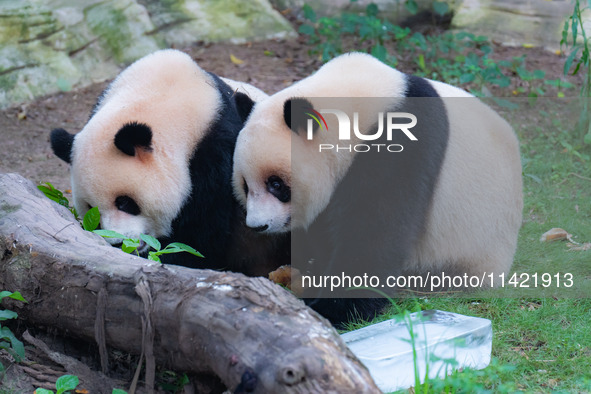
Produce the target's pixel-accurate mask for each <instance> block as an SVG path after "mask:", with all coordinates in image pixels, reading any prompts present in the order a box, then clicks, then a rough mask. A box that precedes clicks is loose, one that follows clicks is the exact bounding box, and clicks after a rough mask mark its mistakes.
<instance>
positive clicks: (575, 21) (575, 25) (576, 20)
mask: <svg viewBox="0 0 591 394" xmlns="http://www.w3.org/2000/svg"><path fill="white" fill-rule="evenodd" d="M572 21H573V23H572V25H571V26H572V32H573V43H575V42H577V34H578V31H577V29H578V27H579V18H578V17H577V14H576V13H575V14H573V16H572Z"/></svg>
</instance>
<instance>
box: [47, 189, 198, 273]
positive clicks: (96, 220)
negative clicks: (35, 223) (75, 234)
mask: <svg viewBox="0 0 591 394" xmlns="http://www.w3.org/2000/svg"><path fill="white" fill-rule="evenodd" d="M37 187H38V188H39V190H41V191H42V192H43V193H44V194H45V196H46V197H48V198H49V199H51V200H53V201H55V202H57V203H58V204H60V205H62V206H64V207H66V208H68V209H69V210H70V211H71V212H72V213H73V214H74V216H75V217H76V220H78V221H80V219H79V218H78V214H77V212H76V209H75V208H73V207H71V206H70V201H69V200H68V199H67V198H66V197H64V193H63V192H61V191H60V190H58V189H56V188H55V187H54V186H53V185H52V184H51V183H49V182H47V183H46V184H45V185H39V186H37ZM100 222H101V213H100V212H99V209H98V207H93V208H91V209H89V210H88V211H87V212H86V213H85V214H84V217H83V218H82V223H81V225H82V228H83V229H84V230H86V231H91V232H94V233H96V234H98V235H100V236H102V237H104V238H120V239H121V240H122V243H121V250H123V251H124V252H125V253H133V252H136V254H137V255H138V256H139V252H138V250H137V248H138V247H139V246H140V245H141V241H144V242H145V243H146V244H147V245H149V246H150V247H152V248H153V249H154V251H150V252H148V260H152V261H156V262H159V263H160V262H161V261H160V256H161V255H163V254H169V253H180V252H187V253H191V254H192V255H194V256H197V257H204V256H203V255H202V254H201V253H199V252H198V251H196V250H195V249H194V248H192V247H190V246H189V245H186V244H184V243H181V242H173V243H171V244H168V245H167V246H166V247H165V248H162V245H161V244H160V241H158V240H157V239H156V238H154V237H152V236H151V235H147V234H140V238H139V239H136V238H128V237H126V236H124V235H122V234H120V233H118V232H115V231H111V230H97V228H98V226H99V224H100Z"/></svg>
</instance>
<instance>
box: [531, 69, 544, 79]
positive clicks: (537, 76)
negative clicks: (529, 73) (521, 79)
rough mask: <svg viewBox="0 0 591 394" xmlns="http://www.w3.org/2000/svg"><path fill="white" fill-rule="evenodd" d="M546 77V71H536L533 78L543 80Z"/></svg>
mask: <svg viewBox="0 0 591 394" xmlns="http://www.w3.org/2000/svg"><path fill="white" fill-rule="evenodd" d="M545 76H546V71H544V70H534V74H533V77H534V78H535V79H543V78H544V77H545Z"/></svg>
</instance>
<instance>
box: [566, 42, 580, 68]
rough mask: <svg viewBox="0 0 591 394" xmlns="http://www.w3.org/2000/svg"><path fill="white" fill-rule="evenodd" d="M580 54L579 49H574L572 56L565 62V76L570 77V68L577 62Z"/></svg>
mask: <svg viewBox="0 0 591 394" xmlns="http://www.w3.org/2000/svg"><path fill="white" fill-rule="evenodd" d="M578 52H579V48H578V47H575V48H573V50H572V51H571V53H570V55H568V57H567V58H566V60H565V61H564V70H563V73H564V75H568V71H569V70H570V67H571V65H572V64H573V61H574V60H575V56H577V53H578ZM573 75H574V73H573Z"/></svg>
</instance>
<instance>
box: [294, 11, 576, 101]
mask: <svg viewBox="0 0 591 394" xmlns="http://www.w3.org/2000/svg"><path fill="white" fill-rule="evenodd" d="M404 5H405V7H406V8H407V9H408V10H409V11H410V12H411V13H414V12H416V10H417V5H416V3H415V2H414V0H406V1H405V2H404ZM433 10H434V13H435V14H438V15H442V14H445V13H446V12H447V11H449V10H448V8H447V4H446V3H444V2H440V1H434V2H433ZM304 17H305V18H306V20H307V23H304V24H302V25H301V26H300V28H299V32H300V33H301V34H303V35H305V36H307V37H308V43H309V44H310V45H311V49H310V50H309V53H310V55H312V56H319V57H320V59H321V60H322V61H328V60H330V59H332V58H334V57H335V56H337V55H340V54H342V53H344V52H347V51H351V50H355V51H359V50H361V51H365V52H367V53H370V54H372V55H373V56H374V57H376V58H378V59H379V60H381V61H383V62H385V63H387V64H389V65H391V66H393V67H396V66H397V65H398V63H399V60H400V59H409V58H410V59H412V62H413V63H414V65H415V67H416V70H414V73H415V74H416V75H418V76H422V77H426V78H431V79H435V80H439V81H442V82H446V83H449V84H451V85H459V86H463V87H465V88H466V89H468V90H470V91H471V92H472V93H473V94H475V95H477V96H493V93H492V92H491V91H490V87H493V86H494V87H498V88H509V87H511V85H512V84H514V85H515V86H514V88H513V89H511V91H512V92H513V94H514V95H525V96H529V97H532V98H536V97H539V96H542V95H544V94H545V93H546V89H547V88H553V89H554V88H556V89H567V88H570V87H572V85H571V84H566V83H560V82H557V81H549V82H548V83H546V81H545V80H544V77H545V73H544V72H543V71H542V70H533V71H531V70H528V69H527V67H526V62H525V56H521V57H515V58H514V59H513V60H510V61H496V60H494V59H493V57H492V55H493V46H492V44H491V42H490V40H489V39H488V38H487V37H485V36H476V35H474V34H472V33H468V32H457V33H452V32H444V33H442V34H437V35H423V34H422V33H419V32H414V33H413V32H412V31H411V30H410V29H409V28H408V27H401V26H398V25H394V24H392V23H390V22H388V21H387V20H385V19H381V18H380V17H379V9H378V7H377V6H376V5H375V4H369V5H368V6H367V7H366V9H365V12H363V13H351V12H344V13H342V14H341V15H339V16H335V17H322V18H318V17H317V16H316V13H315V12H314V10H313V9H312V8H311V7H310V6H308V5H305V6H304ZM514 80H518V81H519V83H515V82H514Z"/></svg>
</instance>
